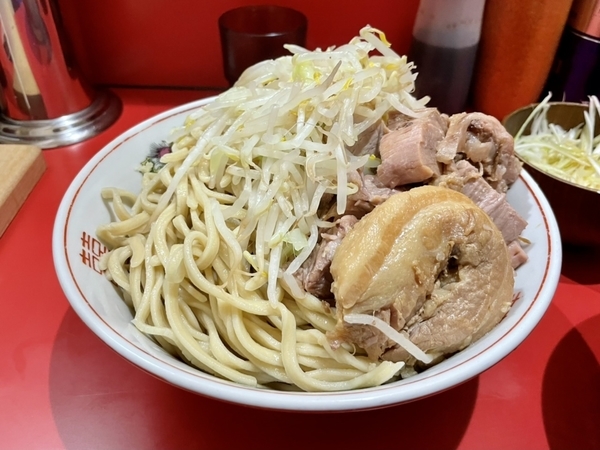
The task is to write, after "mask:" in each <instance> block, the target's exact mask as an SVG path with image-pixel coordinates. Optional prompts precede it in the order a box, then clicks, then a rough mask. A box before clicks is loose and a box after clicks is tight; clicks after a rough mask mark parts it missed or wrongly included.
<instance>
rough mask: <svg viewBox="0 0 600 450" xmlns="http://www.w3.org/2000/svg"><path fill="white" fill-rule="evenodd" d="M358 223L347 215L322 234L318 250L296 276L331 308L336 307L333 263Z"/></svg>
mask: <svg viewBox="0 0 600 450" xmlns="http://www.w3.org/2000/svg"><path fill="white" fill-rule="evenodd" d="M356 222H358V219H357V218H356V217H354V216H352V215H345V216H342V217H341V218H339V219H338V220H336V222H335V224H334V226H333V227H332V228H330V229H327V230H326V231H324V232H323V233H321V239H320V242H319V244H318V245H317V248H315V249H314V250H313V252H312V253H311V255H310V256H309V257H308V259H307V260H306V261H305V262H304V264H302V266H301V267H300V268H299V269H298V270H297V271H296V273H295V274H294V277H295V278H296V280H297V281H298V283H299V284H300V286H302V287H303V288H304V290H305V291H306V292H309V293H311V294H312V295H314V296H315V297H317V298H319V299H321V300H325V301H327V302H329V303H330V304H331V306H334V301H333V294H332V292H331V282H332V281H333V278H332V277H331V272H330V267H331V261H332V259H333V255H334V254H335V251H336V249H337V248H338V246H339V245H340V243H341V242H342V239H343V238H344V236H346V234H347V233H348V231H349V230H350V229H351V228H352V227H353V226H354V225H355V224H356Z"/></svg>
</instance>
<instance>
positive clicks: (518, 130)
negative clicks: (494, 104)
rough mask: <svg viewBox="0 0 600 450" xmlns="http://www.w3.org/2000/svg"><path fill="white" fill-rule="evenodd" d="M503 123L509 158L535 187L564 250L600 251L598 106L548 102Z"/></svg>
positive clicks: (516, 113) (594, 101)
mask: <svg viewBox="0 0 600 450" xmlns="http://www.w3.org/2000/svg"><path fill="white" fill-rule="evenodd" d="M550 99H551V94H548V96H546V97H545V98H544V99H543V100H542V101H541V102H540V103H536V104H532V105H528V106H525V107H523V108H520V109H518V110H516V111H514V112H513V113H511V114H509V115H508V116H507V117H505V118H504V120H503V123H504V125H505V127H506V129H507V130H508V131H509V132H510V133H511V134H512V135H514V136H515V153H516V154H517V156H518V157H519V158H521V160H522V161H523V163H524V167H525V168H526V170H527V172H528V173H529V174H530V175H531V176H532V177H533V178H534V180H535V181H536V182H537V183H538V185H539V186H540V188H541V189H542V191H543V192H544V195H546V197H547V198H548V201H549V203H550V206H551V207H552V209H553V212H554V215H555V216H556V219H557V222H558V225H559V228H560V232H561V238H562V241H563V243H564V244H568V245H571V246H577V247H590V246H594V247H598V246H600V230H599V229H598V220H599V219H600V216H599V215H598V214H597V210H598V209H599V208H600V102H599V101H598V98H597V97H596V96H590V98H589V102H586V103H575V102H560V101H550Z"/></svg>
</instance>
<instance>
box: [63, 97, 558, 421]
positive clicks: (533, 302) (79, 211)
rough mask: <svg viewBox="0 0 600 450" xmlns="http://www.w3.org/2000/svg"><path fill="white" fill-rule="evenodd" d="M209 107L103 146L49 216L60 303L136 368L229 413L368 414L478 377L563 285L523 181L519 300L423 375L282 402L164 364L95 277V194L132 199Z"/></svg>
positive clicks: (98, 202)
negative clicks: (174, 138) (156, 155)
mask: <svg viewBox="0 0 600 450" xmlns="http://www.w3.org/2000/svg"><path fill="white" fill-rule="evenodd" d="M208 101H210V99H205V100H201V101H198V102H194V103H190V104H186V105H183V106H180V107H178V108H174V109H172V110H169V111H166V112H164V113H162V114H159V115H158V116H156V117H153V118H151V119H149V120H147V121H145V122H143V123H141V124H139V125H137V126H135V127H133V128H132V129H130V130H129V131H127V132H125V133H124V134H122V135H121V136H120V137H118V138H117V139H115V140H114V141H112V142H111V143H110V144H108V145H107V146H106V147H105V148H104V149H102V150H101V151H99V152H98V153H97V154H96V155H95V156H94V157H93V158H92V159H91V160H90V161H89V162H88V164H86V166H85V167H84V168H83V169H82V170H81V172H80V173H79V174H78V175H77V176H76V177H75V179H74V180H73V182H72V183H71V185H70V187H69V189H68V190H67V192H66V193H65V196H64V198H63V200H62V202H61V204H60V207H59V209H58V213H57V216H56V221H55V225H54V233H53V239H52V241H53V242H52V245H53V255H54V264H55V267H56V272H57V274H58V279H59V281H60V284H61V286H62V288H63V290H64V292H65V295H66V296H67V299H68V300H69V302H70V304H71V306H72V307H73V309H74V310H75V312H76V313H77V314H78V315H79V317H80V318H81V319H82V320H83V321H84V322H85V324H86V325H87V326H88V327H89V328H90V329H91V330H92V331H93V332H94V333H95V334H96V335H98V336H99V337H100V339H102V340H103V341H104V342H105V343H106V344H108V345H109V346H110V347H112V348H113V349H114V350H116V351H117V352H118V353H119V354H121V355H122V356H123V357H124V358H126V359H127V360H129V361H130V362H132V363H133V364H135V365H137V366H138V367H140V368H142V369H143V370H145V371H147V372H149V373H151V374H153V375H155V376H156V377H158V378H160V379H162V380H164V381H166V382H169V383H172V384H174V385H176V386H179V387H181V388H183V389H187V390H189V391H193V392H196V393H198V394H202V395H206V396H209V397H213V398H216V399H221V400H224V401H229V402H233V403H240V404H245V405H251V406H255V407H261V408H272V409H279V410H295V411H343V410H361V409H372V408H378V407H383V406H389V405H394V404H398V403H402V402H407V401H411V400H415V399H418V398H421V397H426V396H429V395H432V394H434V393H436V392H440V391H443V390H445V389H448V388H450V387H452V386H455V385H457V384H460V383H462V382H464V381H467V380H469V379H471V378H473V377H475V376H477V375H478V374H480V373H481V372H483V371H485V370H486V369H488V368H489V367H491V366H492V365H494V364H496V363H497V362H498V361H500V360H501V359H502V358H504V357H505V356H506V355H508V354H509V353H510V352H511V351H513V350H514V349H515V348H516V347H517V346H518V345H519V344H520V343H521V342H522V341H523V340H524V339H525V338H526V337H527V336H528V335H529V333H530V332H531V331H532V329H533V328H534V327H535V326H536V325H537V323H538V322H539V320H540V319H541V317H542V316H543V314H544V313H545V311H546V309H547V307H548V305H549V304H550V302H551V300H552V297H553V295H554V292H555V290H556V286H557V283H558V279H559V276H560V267H561V261H562V249H561V243H560V236H559V232H558V228H557V224H556V219H555V217H554V215H553V213H552V210H551V208H550V206H549V205H548V202H547V200H546V198H545V197H544V195H543V194H542V192H541V191H540V189H539V187H538V186H537V184H536V183H535V182H534V181H533V180H532V178H531V177H530V176H529V175H528V174H527V173H525V172H524V173H522V175H521V177H520V178H519V180H518V181H517V182H516V183H515V184H514V186H513V187H512V188H511V190H510V191H509V193H508V199H509V201H510V203H511V204H512V205H513V206H514V207H515V208H516V209H517V211H518V212H519V213H520V214H521V215H523V217H524V218H525V219H526V220H527V221H528V226H527V228H526V230H525V232H524V234H523V235H524V237H525V238H527V239H528V240H530V241H531V245H530V246H528V248H527V249H526V251H527V253H528V255H529V261H528V262H527V263H526V264H525V265H523V266H521V267H520V268H519V269H518V270H517V277H516V291H517V293H518V295H519V298H518V300H517V301H516V302H515V304H514V306H513V307H512V309H511V310H510V311H509V313H508V315H507V316H506V318H505V319H504V320H503V321H502V322H501V323H500V324H499V325H498V326H497V327H496V328H494V329H493V330H492V331H491V332H490V333H489V334H488V335H486V336H485V337H483V338H482V339H481V340H479V341H478V342H476V343H474V344H473V345H471V346H470V347H468V348H467V349H465V350H463V351H461V352H460V353H458V354H456V355H454V356H452V357H451V358H449V359H447V360H445V361H443V362H442V363H440V364H438V365H436V366H434V367H432V368H430V369H428V370H426V371H424V372H423V373H421V374H418V375H416V376H414V377H411V378H408V379H405V380H402V381H397V382H394V383H390V384H387V385H384V386H380V387H375V388H369V389H361V390H355V391H347V392H336V393H302V392H281V391H274V390H264V389H256V388H249V387H244V386H241V385H237V384H235V383H231V382H228V381H224V380H221V379H218V378H216V377H214V376H211V375H208V374H206V373H203V372H201V371H199V370H197V369H195V368H193V367H190V366H189V365H187V364H185V363H183V362H181V361H179V360H177V359H176V358H174V357H173V356H171V355H169V354H168V353H167V352H165V351H164V350H163V349H162V348H160V347H159V346H158V345H156V344H155V343H154V341H152V340H151V339H149V338H147V337H146V336H145V335H143V334H142V333H140V332H139V331H137V330H136V329H135V328H134V327H133V325H132V324H131V323H130V321H131V319H132V314H131V311H130V310H129V309H128V308H127V306H126V305H125V303H124V302H123V301H122V299H121V297H120V296H119V295H118V293H117V291H116V290H115V288H114V287H113V285H112V284H111V283H110V282H109V281H108V280H107V279H106V278H105V277H104V276H103V275H102V274H100V273H99V271H98V266H97V262H98V260H97V258H98V256H99V255H100V254H101V252H102V251H103V250H104V248H103V246H102V245H101V244H100V243H99V242H98V241H97V240H96V239H95V237H94V236H95V230H96V227H97V226H98V225H99V224H105V223H107V222H109V221H110V220H111V217H110V214H109V212H108V209H107V208H106V206H105V205H104V203H103V201H102V199H101V197H100V190H101V188H103V187H107V186H117V187H122V188H125V189H128V190H131V191H133V192H138V191H139V184H140V177H141V175H139V174H138V173H137V172H136V171H135V169H136V167H137V166H138V165H139V163H140V162H141V161H142V160H143V159H144V158H145V157H146V155H147V154H148V151H149V149H150V147H151V145H152V144H154V143H157V142H160V141H162V140H164V139H166V138H167V137H168V134H169V131H170V130H171V129H172V128H174V127H175V126H178V125H179V124H181V123H182V122H183V120H184V118H185V117H186V116H187V114H189V113H190V112H191V111H192V110H194V109H195V108H197V107H199V106H201V105H203V104H205V103H206V102H208Z"/></svg>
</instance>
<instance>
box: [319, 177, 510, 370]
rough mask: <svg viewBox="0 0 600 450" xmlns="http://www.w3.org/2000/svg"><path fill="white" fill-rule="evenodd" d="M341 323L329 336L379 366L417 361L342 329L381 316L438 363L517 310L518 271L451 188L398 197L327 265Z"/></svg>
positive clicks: (384, 338) (367, 328) (381, 341)
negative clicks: (351, 317) (355, 319)
mask: <svg viewBox="0 0 600 450" xmlns="http://www.w3.org/2000/svg"><path fill="white" fill-rule="evenodd" d="M331 273H332V275H333V279H334V282H333V284H332V290H333V292H334V294H335V298H336V312H337V318H338V322H337V325H336V329H335V330H334V331H333V332H331V333H329V334H328V337H329V340H330V342H331V344H332V345H333V346H334V347H335V346H337V345H340V344H341V343H343V342H347V343H352V344H355V345H357V346H359V347H361V348H363V349H365V350H366V352H367V353H368V355H369V356H370V357H371V358H373V359H378V358H380V357H381V358H383V359H388V360H392V361H407V362H409V361H410V359H411V355H409V354H408V353H407V351H406V349H405V348H404V347H402V346H400V345H397V344H396V343H395V342H394V341H393V340H392V338H391V337H390V335H388V334H386V333H384V332H383V331H382V330H381V329H379V328H376V327H374V326H371V325H357V324H355V323H356V322H354V323H350V322H348V321H346V320H345V317H346V316H349V315H354V316H355V317H356V315H362V316H363V317H366V318H369V317H371V316H375V317H377V318H378V319H380V320H381V321H383V322H384V323H385V324H387V325H389V326H391V327H392V328H393V329H395V330H396V331H400V332H402V333H406V334H407V336H408V337H409V338H410V341H412V343H414V344H415V345H417V346H418V347H419V348H420V349H421V350H422V351H425V352H428V353H430V354H432V355H436V356H440V355H446V354H451V353H453V352H456V351H458V350H461V349H463V348H464V347H466V346H468V345H469V344H470V343H471V342H473V341H476V340H477V339H479V338H480V337H481V336H483V335H484V334H486V333H487V332H488V331H489V330H490V329H491V328H493V327H494V326H495V325H496V324H497V323H498V322H499V321H500V320H501V319H502V318H503V317H504V315H505V314H506V312H507V311H508V309H509V308H510V305H511V304H512V301H513V286H514V272H513V269H512V267H511V265H510V256H509V254H508V250H507V247H506V244H505V243H504V239H503V237H502V234H501V233H500V231H499V230H498V229H497V227H496V226H495V225H494V223H493V222H492V220H491V219H490V217H489V216H488V215H487V214H485V213H484V212H483V211H482V210H481V208H478V207H477V206H476V205H475V204H474V203H473V202H472V201H471V200H470V199H468V198H467V197H466V196H465V195H463V194H461V193H459V192H457V191H454V190H452V189H447V188H442V187H436V186H421V187H416V188H413V189H410V190H408V191H405V192H400V193H398V194H395V195H394V196H392V197H390V198H389V199H388V200H387V201H386V202H385V203H384V204H382V205H381V206H379V207H377V208H376V209H375V210H374V211H373V212H371V213H370V214H368V215H367V216H365V217H364V218H363V219H361V220H360V221H359V222H358V223H357V224H356V225H355V226H354V227H353V228H352V230H351V231H350V232H349V233H348V235H347V236H346V237H345V238H344V240H343V241H342V243H341V244H340V246H339V247H338V248H337V251H336V252H335V256H334V258H333V262H332V264H331Z"/></svg>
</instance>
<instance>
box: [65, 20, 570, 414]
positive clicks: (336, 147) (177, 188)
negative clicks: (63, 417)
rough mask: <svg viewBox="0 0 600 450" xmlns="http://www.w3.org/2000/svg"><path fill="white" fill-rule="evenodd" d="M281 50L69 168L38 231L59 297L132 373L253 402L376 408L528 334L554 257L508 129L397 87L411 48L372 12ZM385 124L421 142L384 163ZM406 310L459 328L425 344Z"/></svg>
mask: <svg viewBox="0 0 600 450" xmlns="http://www.w3.org/2000/svg"><path fill="white" fill-rule="evenodd" d="M288 49H289V50H290V52H291V54H292V55H291V56H289V57H282V58H280V59H277V60H273V61H266V62H264V63H260V64H258V65H256V66H253V67H251V68H249V69H248V70H247V71H246V72H245V73H244V74H242V76H241V78H240V80H239V81H238V82H237V83H236V84H235V85H234V86H233V87H232V88H230V89H229V90H228V91H226V92H224V93H223V94H221V95H219V96H217V97H211V98H208V99H204V100H200V101H197V102H193V103H190V104H186V105H182V106H180V107H177V108H174V109H172V110H169V111H166V112H164V113H162V114H159V115H157V116H155V117H153V118H150V119H148V120H146V121H145V122H143V123H140V124H139V125H137V126H135V127H133V128H131V129H130V130H128V131H126V132H125V133H123V134H122V135H121V136H119V137H118V138H116V139H115V140H114V141H112V142H111V143H109V144H108V145H107V146H106V147H105V148H103V149H102V150H100V151H99V152H98V153H97V154H96V155H95V156H94V157H93V158H92V159H91V160H90V161H89V162H88V163H87V164H86V166H85V167H84V168H83V169H82V170H81V171H80V173H79V174H78V175H77V176H76V178H75V179H74V180H73V182H72V183H71V185H70V187H69V189H68V190H67V192H66V193H65V196H64V198H63V200H62V202H61V205H60V207H59V210H58V213H57V216H56V220H55V226H54V232H53V256H54V262H55V268H56V271H57V274H58V278H59V281H60V284H61V286H62V288H63V291H64V292H65V295H66V297H67V299H68V301H69V302H70V304H71V306H72V308H73V309H74V311H75V312H76V313H77V314H78V316H79V317H80V318H81V319H82V320H83V322H84V323H85V324H86V325H87V326H88V327H89V328H90V329H91V330H92V331H93V332H94V333H95V334H96V335H97V336H98V337H99V338H100V339H101V340H102V341H104V342H105V343H106V344H107V345H108V346H110V347H111V348H112V349H114V350H115V351H116V352H117V353H119V354H120V355H121V356H123V357H124V358H125V359H127V360H128V361H130V362H131V363H133V364H134V365H136V366H137V367H139V368H141V369H143V370H145V371H146V372H148V373H150V374H153V375H154V376H156V377H158V378H160V379H162V380H164V381H165V382H168V383H171V384H173V385H175V386H178V387H180V388H182V389H185V390H189V391H191V392H194V393H197V394H200V395H204V396H208V397H212V398H215V399H219V400H222V401H226V402H231V403H237V404H243V405H248V406H253V407H258V408H267V409H276V410H286V411H306V412H309V411H312V412H325V411H358V410H366V409H375V408H382V407H386V406H392V405H397V404H400V403H404V402H409V401H414V400H417V399H419V398H424V397H427V396H430V395H433V394H436V393H438V392H441V391H444V390H446V389H450V388H452V387H453V386H456V385H458V384H460V383H463V382H465V381H467V380H469V379H471V378H473V377H476V376H477V375H479V374H481V373H482V372H484V371H485V370H487V369H489V368H490V367H492V366H493V365H494V364H496V363H498V362H499V361H501V360H502V359H503V358H504V357H506V356H507V355H508V354H509V353H511V352H512V351H513V350H514V349H515V348H517V347H518V346H519V345H520V344H521V343H522V342H523V340H525V339H526V338H527V336H528V335H529V334H530V333H531V331H532V330H533V329H534V328H535V326H536V325H537V324H538V322H539V321H540V320H541V318H542V317H543V315H544V313H545V312H546V310H547V308H548V306H549V305H550V303H551V300H552V298H553V296H554V292H555V290H556V287H557V284H558V279H559V276H560V267H561V259H562V247H561V240H560V235H559V231H558V226H557V223H556V219H555V217H554V214H553V212H552V209H551V207H550V206H549V204H548V201H547V200H546V197H545V196H544V194H543V192H542V191H541V190H540V188H539V186H538V185H537V183H536V182H535V181H534V180H533V179H532V178H531V177H530V175H529V174H528V173H527V172H526V171H524V170H521V167H520V165H519V164H518V163H517V160H516V159H515V158H513V154H512V137H510V136H509V135H508V134H507V133H506V130H504V128H503V127H502V126H501V124H500V123H499V122H498V121H497V120H495V119H493V118H490V117H487V116H484V115H481V114H479V113H477V114H475V115H470V114H467V113H463V114H458V115H454V116H451V117H448V116H446V115H442V114H440V113H439V112H438V111H436V110H435V109H433V108H427V107H426V99H416V98H414V97H412V94H411V92H412V90H413V88H414V79H415V76H416V75H415V74H414V73H413V72H412V70H413V66H412V64H411V63H410V62H409V61H407V60H406V57H404V56H400V55H397V54H396V53H395V52H393V50H392V49H391V46H390V44H389V43H388V42H387V41H386V40H385V35H384V34H383V33H382V32H381V31H380V30H376V29H374V28H372V27H368V26H367V27H365V28H363V29H361V30H360V34H359V36H357V37H356V38H353V39H352V40H351V41H350V42H349V43H348V44H347V45H343V46H341V47H340V48H339V49H336V48H330V49H327V50H325V51H322V50H316V51H314V52H312V51H308V50H306V49H302V48H299V47H295V46H289V48H288ZM477 124H483V125H482V126H485V127H490V128H491V129H493V130H495V131H494V133H496V134H495V138H494V140H491V141H490V140H489V139H488V138H484V136H489V133H487V129H486V131H484V132H482V133H481V134H478V131H477V130H478V128H477V127H478V126H479V125H477ZM459 128H460V129H463V130H466V131H465V133H462V134H461V133H459V132H457V133H455V131H456V130H457V129H459ZM424 130H426V131H427V132H428V133H430V136H433V137H432V138H430V139H428V140H422V139H416V140H415V139H410V136H411V133H421V132H423V131H424ZM467 135H468V136H467ZM457 136H463V140H462V141H461V140H460V139H459V138H458V137H457ZM507 136H508V137H507ZM373 139H375V140H376V141H377V142H376V144H377V145H375V146H373V145H372V140H373ZM397 141H401V142H404V143H406V142H421V143H422V142H425V141H426V142H434V145H433V146H432V147H431V148H430V149H425V148H420V149H419V151H420V152H426V151H429V150H432V149H436V150H435V151H436V152H437V153H432V154H431V156H432V158H433V159H432V160H431V162H430V163H429V164H425V165H423V166H420V167H418V168H417V169H415V166H414V164H412V163H410V164H409V165H408V169H407V168H406V166H402V167H403V168H402V170H401V173H400V174H399V173H398V172H394V170H396V169H397V167H396V165H395V164H393V163H394V161H396V162H397V161H398V160H397V159H396V157H395V156H393V155H392V153H393V152H394V151H395V150H394V149H390V147H389V144H390V143H393V142H397ZM467 141H468V144H467V143H466V142H467ZM476 143H477V145H476ZM467 147H468V148H467ZM482 149H484V150H485V151H486V152H490V151H491V150H493V153H494V154H498V155H502V158H500V157H498V158H495V157H494V158H492V159H493V161H492V159H490V160H488V159H486V158H484V157H482V156H481V150H482ZM476 154H478V155H479V156H475V155H476ZM421 159H422V160H426V159H427V157H424V158H421ZM500 159H502V161H503V164H505V165H506V167H503V168H502V169H501V170H496V169H497V168H496V163H497V161H499V160H500ZM472 160H477V164H475V165H472V164H470V162H471V161H472ZM498 174H500V176H499V177H497V175H498ZM474 186H476V187H477V189H475V191H476V192H477V193H481V192H482V191H485V192H486V193H488V194H489V196H488V197H486V198H487V199H488V204H489V199H490V198H491V199H493V204H494V205H495V206H494V208H493V210H492V209H489V208H488V209H486V207H485V206H484V205H483V203H481V202H480V203H478V201H477V198H476V196H475V194H473V192H474V191H472V190H470V188H471V187H474ZM368 187H370V188H372V190H371V191H369V192H367V188H368ZM499 205H501V206H502V208H500V206H499ZM500 209H502V211H504V212H505V213H506V214H505V215H502V217H504V218H506V217H508V218H509V219H510V225H509V226H508V227H506V226H503V225H502V223H504V222H506V221H505V220H504V219H502V218H501V217H499V216H498V214H497V211H498V210H500ZM433 217H435V218H437V220H432V218H433ZM411 252H412V253H411ZM408 254H410V258H408V259H407V257H401V256H400V255H408ZM390 280H391V281H390ZM457 304H460V305H461V306H462V308H463V310H465V311H468V314H469V315H468V317H466V318H463V319H464V320H462V321H458V322H457V321H456V320H455V319H453V318H452V317H449V316H452V314H451V312H452V311H453V309H452V308H454V307H455V306H456V305H457ZM490 311H493V313H490ZM448 312H450V314H448ZM453 321H454V322H453ZM446 325H451V326H450V327H448V326H446ZM423 326H426V327H428V329H431V330H433V329H435V327H439V328H440V329H442V328H443V329H445V328H452V327H456V328H455V329H454V328H453V330H454V331H453V333H451V335H448V336H442V339H441V340H443V341H444V345H441V346H440V345H438V344H432V343H431V342H429V341H428V340H427V333H424V332H423ZM456 336H458V337H456ZM439 337H440V336H439V335H438V336H436V339H434V341H436V342H438V341H439V340H440V339H438V338H439Z"/></svg>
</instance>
